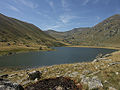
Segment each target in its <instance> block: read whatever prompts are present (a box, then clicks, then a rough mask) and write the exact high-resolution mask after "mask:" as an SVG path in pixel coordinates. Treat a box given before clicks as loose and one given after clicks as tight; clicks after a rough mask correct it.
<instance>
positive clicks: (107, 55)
mask: <svg viewBox="0 0 120 90" xmlns="http://www.w3.org/2000/svg"><path fill="white" fill-rule="evenodd" d="M109 56H112V55H111V54H106V55H104V56H103V57H109Z"/></svg>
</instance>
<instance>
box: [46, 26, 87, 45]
mask: <svg viewBox="0 0 120 90" xmlns="http://www.w3.org/2000/svg"><path fill="white" fill-rule="evenodd" d="M87 30H89V28H75V29H72V30H70V31H66V32H57V31H54V30H48V31H45V32H46V33H47V34H49V35H51V36H53V37H54V38H56V39H58V40H62V41H64V42H66V43H69V44H75V43H77V42H78V41H79V40H78V39H79V37H80V36H79V35H80V34H82V33H83V32H85V31H87Z"/></svg>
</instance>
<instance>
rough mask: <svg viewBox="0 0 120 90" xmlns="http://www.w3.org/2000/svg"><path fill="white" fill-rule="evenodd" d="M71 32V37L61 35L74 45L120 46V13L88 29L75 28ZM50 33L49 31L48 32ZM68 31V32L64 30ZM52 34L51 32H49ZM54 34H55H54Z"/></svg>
mask: <svg viewBox="0 0 120 90" xmlns="http://www.w3.org/2000/svg"><path fill="white" fill-rule="evenodd" d="M73 31H74V33H71V34H69V38H68V37H67V39H66V37H63V36H62V37H61V39H62V40H64V41H65V42H69V43H72V44H74V45H90V46H114V47H119V46H120V15H119V14H116V15H114V16H111V17H109V18H107V19H106V20H104V21H103V22H101V23H99V24H97V25H95V26H94V27H92V28H87V29H86V30H82V31H81V30H80V29H79V28H78V30H76V29H75V30H74V29H73ZM48 33H49V32H48ZM64 33H68V32H64ZM49 34H50V35H51V33H49ZM52 36H53V35H52Z"/></svg>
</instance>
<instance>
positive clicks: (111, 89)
mask: <svg viewBox="0 0 120 90" xmlns="http://www.w3.org/2000/svg"><path fill="white" fill-rule="evenodd" d="M108 90H117V89H115V88H113V87H109V89H108Z"/></svg>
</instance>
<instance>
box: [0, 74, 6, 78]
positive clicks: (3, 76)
mask: <svg viewBox="0 0 120 90" xmlns="http://www.w3.org/2000/svg"><path fill="white" fill-rule="evenodd" d="M0 77H1V78H7V77H8V74H4V75H1V76H0Z"/></svg>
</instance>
